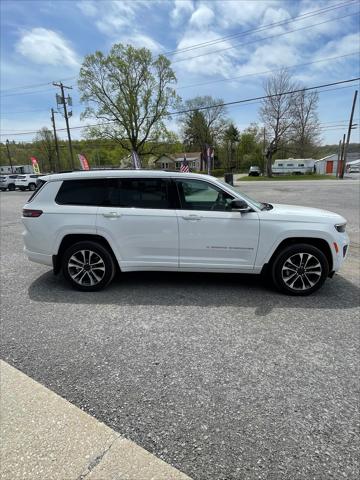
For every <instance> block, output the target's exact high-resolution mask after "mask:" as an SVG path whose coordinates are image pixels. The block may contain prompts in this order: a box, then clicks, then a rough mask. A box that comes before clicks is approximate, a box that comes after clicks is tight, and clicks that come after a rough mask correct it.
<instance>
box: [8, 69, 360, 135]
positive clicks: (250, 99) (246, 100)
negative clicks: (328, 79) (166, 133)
mask: <svg viewBox="0 0 360 480" xmlns="http://www.w3.org/2000/svg"><path fill="white" fill-rule="evenodd" d="M358 80H360V77H357V78H351V79H347V80H341V81H338V82H332V83H326V84H323V85H316V86H314V87H304V88H298V89H296V90H290V91H288V92H282V93H278V94H274V95H262V96H259V97H253V98H247V99H242V100H234V101H232V102H224V103H219V104H216V105H211V106H206V107H198V108H190V109H186V110H179V111H175V112H169V113H168V114H166V116H168V117H171V116H172V115H183V114H184V113H190V112H194V111H200V110H209V109H211V108H218V107H226V106H231V105H239V104H242V103H248V102H254V101H260V100H264V99H266V98H273V97H279V96H280V95H290V94H293V93H299V92H304V91H309V90H317V89H319V88H326V87H331V86H334V85H340V84H343V83H351V82H356V81H358ZM350 87H352V86H350ZM341 88H347V87H339V88H334V89H332V90H338V89H341ZM327 91H330V89H328V90H320V92H327ZM112 123H115V120H112V121H109V122H103V123H95V124H90V125H78V126H75V127H71V128H70V129H71V130H77V129H82V128H87V127H99V126H102V125H109V124H112ZM63 130H66V129H65V128H59V129H57V131H63ZM32 133H37V130H33V131H26V132H22V133H14V134H11V133H2V134H0V136H6V135H7V136H17V135H28V134H32Z"/></svg>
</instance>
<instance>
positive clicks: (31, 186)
mask: <svg viewBox="0 0 360 480" xmlns="http://www.w3.org/2000/svg"><path fill="white" fill-rule="evenodd" d="M29 190H30V192H34V191H35V190H36V185H35V183H29Z"/></svg>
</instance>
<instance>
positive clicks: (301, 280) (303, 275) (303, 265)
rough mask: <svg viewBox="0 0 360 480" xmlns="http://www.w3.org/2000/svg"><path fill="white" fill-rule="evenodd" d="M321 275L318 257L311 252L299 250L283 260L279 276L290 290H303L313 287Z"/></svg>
mask: <svg viewBox="0 0 360 480" xmlns="http://www.w3.org/2000/svg"><path fill="white" fill-rule="evenodd" d="M321 275H322V266H321V263H320V262H319V259H318V258H317V257H315V256H314V255H312V254H311V253H306V252H299V253H295V254H294V255H291V256H290V257H289V258H287V259H286V260H285V262H284V263H283V266H282V269H281V276H282V279H283V281H284V283H285V285H286V286H287V287H288V288H290V289H291V290H296V291H305V290H309V289H310V288H313V287H314V286H315V285H316V284H317V283H318V282H319V281H320V278H321Z"/></svg>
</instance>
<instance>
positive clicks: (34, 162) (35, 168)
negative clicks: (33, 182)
mask: <svg viewBox="0 0 360 480" xmlns="http://www.w3.org/2000/svg"><path fill="white" fill-rule="evenodd" d="M30 159H31V163H32V167H33V172H34V173H35V175H39V174H40V167H39V163H38V161H37V158H36V157H30Z"/></svg>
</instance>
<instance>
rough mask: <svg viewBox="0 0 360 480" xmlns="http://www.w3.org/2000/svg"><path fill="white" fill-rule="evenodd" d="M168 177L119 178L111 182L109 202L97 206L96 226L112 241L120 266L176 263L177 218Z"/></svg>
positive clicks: (127, 267)
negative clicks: (107, 204) (165, 178)
mask: <svg viewBox="0 0 360 480" xmlns="http://www.w3.org/2000/svg"><path fill="white" fill-rule="evenodd" d="M170 184H171V182H170V181H167V180H164V179H159V178H157V179H152V178H144V179H141V178H140V179H139V178H122V179H118V180H117V182H116V184H114V185H112V189H111V192H110V193H109V196H108V203H109V206H100V207H99V209H98V214H97V221H96V226H97V229H98V234H101V232H105V233H106V236H107V237H110V238H111V240H112V242H113V243H114V244H115V245H116V248H117V251H118V255H119V257H120V259H119V261H120V267H121V268H123V269H124V270H125V269H128V270H131V268H132V267H133V268H142V267H143V268H151V267H171V268H177V267H178V264H179V238H178V237H179V236H178V220H177V216H176V212H175V208H170V207H172V199H171V198H170V197H171V195H170Z"/></svg>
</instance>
